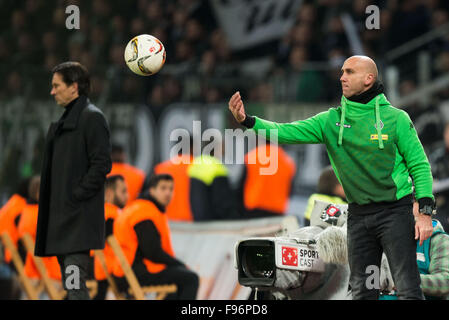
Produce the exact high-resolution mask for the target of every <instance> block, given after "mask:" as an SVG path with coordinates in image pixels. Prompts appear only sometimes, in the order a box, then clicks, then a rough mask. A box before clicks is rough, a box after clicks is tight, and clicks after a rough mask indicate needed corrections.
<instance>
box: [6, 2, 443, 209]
mask: <svg viewBox="0 0 449 320" xmlns="http://www.w3.org/2000/svg"><path fill="white" fill-rule="evenodd" d="M68 5H77V6H78V7H79V9H80V29H79V30H76V29H72V30H69V29H67V28H66V19H67V17H68V14H66V12H65V9H66V7H67V6H68ZM369 5H376V6H377V7H378V8H379V9H380V16H379V22H380V25H379V26H380V28H379V29H373V30H369V29H367V27H366V24H365V22H366V19H367V18H368V17H369V15H370V14H369V13H366V12H365V9H366V8H367V7H368V6H369ZM0 30H1V32H0V204H3V203H4V202H5V201H6V200H7V199H8V197H9V196H10V194H11V193H12V192H13V190H15V188H16V186H17V184H18V182H19V180H20V178H21V177H26V176H31V175H33V174H38V173H39V171H40V167H41V161H42V158H41V155H42V148H43V142H44V137H45V134H46V130H47V128H48V125H49V123H50V122H51V121H54V120H55V119H57V118H58V117H59V115H60V114H61V113H62V110H61V109H60V108H59V107H57V106H56V104H55V102H54V101H53V99H52V98H51V96H50V94H49V92H50V89H51V88H50V80H51V72H50V70H51V69H52V67H53V66H55V65H56V64H58V63H60V62H63V61H67V60H75V61H80V62H81V63H82V64H84V65H85V66H87V68H88V69H89V71H90V73H91V76H92V94H91V100H93V102H94V103H95V104H96V105H97V106H98V107H99V108H101V109H102V110H103V111H104V113H105V115H106V116H107V118H108V121H109V123H110V127H111V132H112V140H113V142H117V143H121V144H123V145H124V146H125V149H126V152H127V155H128V160H129V162H130V163H131V164H134V165H136V166H138V167H140V168H141V169H143V170H145V171H146V172H147V173H150V172H151V171H152V169H153V167H154V165H155V164H157V163H159V162H161V161H163V160H166V159H168V157H169V150H170V147H171V146H172V145H173V143H174V142H171V141H170V139H169V135H170V132H171V131H172V130H174V129H176V128H186V129H187V130H189V131H191V130H192V122H193V121H194V120H201V126H202V130H203V131H204V130H205V129H207V128H218V129H220V130H222V131H223V130H224V129H225V128H236V127H238V126H237V125H236V123H235V122H234V120H233V119H232V118H231V117H232V116H231V114H230V112H229V111H228V109H227V100H228V99H229V97H230V96H231V94H232V93H233V92H234V91H236V90H239V91H240V92H241V93H242V96H243V98H244V101H245V103H246V106H247V109H248V113H250V114H254V115H258V116H262V117H266V118H268V119H271V120H275V121H293V120H298V119H304V118H306V117H308V116H311V115H314V114H316V113H318V112H319V111H322V110H326V109H327V108H329V107H331V106H335V105H338V102H339V99H340V96H341V89H340V88H341V86H340V83H339V77H340V67H341V65H342V63H343V61H344V59H345V58H346V57H348V56H350V55H353V54H365V55H369V56H371V57H372V58H373V59H374V60H375V61H376V62H377V64H378V66H379V68H380V76H381V79H382V81H383V83H384V85H385V87H386V95H387V97H388V99H389V100H390V101H391V102H392V104H393V105H395V106H397V107H400V108H404V109H405V110H406V111H407V112H408V113H409V114H410V116H411V118H412V120H413V121H414V123H415V126H416V128H417V130H418V133H419V136H420V138H421V141H422V143H423V145H424V147H425V149H426V151H427V153H428V154H429V153H430V152H432V150H434V149H435V148H437V147H438V146H440V145H441V144H442V138H443V128H444V123H445V121H446V120H447V119H449V109H448V108H449V73H448V71H449V2H447V1H443V0H440V1H438V0H431V1H428V0H408V1H400V0H398V1H364V0H360V1H345V0H317V1H301V0H258V1H251V0H248V1H238V0H209V1H206V0H204V1H201V0H161V1H157V0H154V1H153V0H129V1H106V0H93V1H87V0H79V1H44V0H26V1H25V0H19V1H13V0H0ZM142 33H148V34H152V35H154V36H156V37H157V38H159V39H160V40H161V41H162V42H163V43H164V45H165V49H166V52H167V60H166V64H165V66H164V68H163V69H162V70H161V71H160V72H159V73H158V74H157V75H154V76H151V77H139V76H137V75H135V74H133V73H131V71H129V70H128V69H127V67H126V65H125V63H124V60H123V50H124V47H125V45H126V44H127V42H128V41H129V40H130V39H131V38H132V37H133V36H135V35H138V34H142ZM285 150H286V151H287V152H288V153H289V154H290V155H291V156H292V157H293V158H294V160H295V162H296V164H297V166H298V170H297V173H296V176H295V179H294V187H293V192H292V198H291V202H290V207H289V212H288V213H289V214H293V215H298V216H301V215H302V213H303V209H304V206H305V202H306V199H307V197H308V196H309V195H310V194H311V193H312V192H313V191H314V190H315V187H316V183H317V177H318V175H319V172H320V170H321V169H322V168H323V167H324V166H325V165H327V164H328V159H327V155H326V152H325V149H324V148H323V147H322V146H317V145H306V146H299V145H295V146H285ZM228 167H229V169H230V178H231V183H233V185H234V186H235V183H236V182H237V180H238V178H239V174H240V172H241V169H242V168H241V165H228Z"/></svg>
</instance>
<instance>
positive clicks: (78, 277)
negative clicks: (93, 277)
mask: <svg viewBox="0 0 449 320" xmlns="http://www.w3.org/2000/svg"><path fill="white" fill-rule="evenodd" d="M57 258H58V262H59V267H60V268H61V275H62V285H63V287H64V290H66V291H67V297H66V299H67V300H90V297H89V291H88V289H87V287H86V279H87V277H88V268H89V259H90V257H89V252H76V253H69V254H65V255H60V256H57Z"/></svg>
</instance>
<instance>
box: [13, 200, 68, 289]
mask: <svg viewBox="0 0 449 320" xmlns="http://www.w3.org/2000/svg"><path fill="white" fill-rule="evenodd" d="M38 208H39V206H38V205H37V204H27V205H26V206H25V208H24V209H23V212H22V215H21V216H20V222H19V225H18V227H17V230H18V235H19V237H20V238H22V237H23V235H24V234H25V233H29V234H30V236H31V238H32V239H33V241H36V228H37V213H38ZM41 259H42V262H43V263H44V265H45V268H46V269H47V275H48V276H49V277H50V278H52V279H56V280H61V269H60V267H59V263H58V259H57V258H56V257H43V258H41ZM25 274H26V275H27V276H28V277H29V278H36V279H39V278H40V277H41V276H40V274H39V271H38V270H37V268H36V265H35V264H34V261H33V258H32V256H31V253H27V257H26V261H25Z"/></svg>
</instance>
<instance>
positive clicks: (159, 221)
mask: <svg viewBox="0 0 449 320" xmlns="http://www.w3.org/2000/svg"><path fill="white" fill-rule="evenodd" d="M144 220H151V221H152V222H153V223H154V225H155V227H156V229H157V231H158V232H159V235H160V237H161V246H162V249H163V250H164V251H165V252H166V253H167V254H169V255H171V256H172V257H174V256H175V252H174V250H173V247H172V243H171V236H170V229H169V225H168V219H167V217H166V215H165V214H164V213H162V212H160V211H159V209H158V208H157V207H156V206H155V205H154V203H152V202H151V201H148V200H143V199H137V200H136V201H134V202H133V203H131V204H130V205H129V206H128V207H126V208H125V209H124V210H123V212H122V213H121V214H120V215H119V216H118V217H117V219H116V220H115V222H114V236H115V237H116V238H117V241H118V242H119V244H120V247H121V248H122V250H123V253H124V254H125V257H126V259H127V260H128V263H129V264H130V265H131V266H132V265H133V262H134V258H135V255H136V251H137V247H138V245H139V243H138V239H137V235H136V232H135V231H134V226H135V225H136V224H138V223H139V222H142V221H144ZM143 263H144V264H145V266H146V268H147V270H148V272H150V273H158V272H161V271H162V270H164V269H165V268H166V265H165V264H160V263H153V262H151V261H150V260H148V259H146V258H144V259H143ZM113 273H114V275H115V276H117V277H123V275H124V273H123V270H122V268H121V267H120V265H119V264H118V263H117V261H116V262H115V263H114V268H113Z"/></svg>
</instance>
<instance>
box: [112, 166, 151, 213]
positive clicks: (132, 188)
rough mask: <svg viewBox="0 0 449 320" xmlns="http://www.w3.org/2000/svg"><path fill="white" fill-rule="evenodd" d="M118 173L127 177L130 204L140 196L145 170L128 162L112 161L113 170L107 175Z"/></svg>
mask: <svg viewBox="0 0 449 320" xmlns="http://www.w3.org/2000/svg"><path fill="white" fill-rule="evenodd" d="M116 174H120V175H122V176H123V178H124V179H125V183H126V187H127V188H128V193H129V199H128V202H127V204H130V203H131V202H132V201H134V200H136V199H137V197H138V196H139V192H140V190H141V189H142V186H143V183H144V181H145V172H143V171H142V170H140V169H138V168H136V167H133V166H132V165H129V164H127V163H120V162H114V163H112V169H111V172H109V174H108V175H107V176H108V177H109V176H112V175H116Z"/></svg>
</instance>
